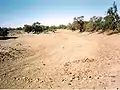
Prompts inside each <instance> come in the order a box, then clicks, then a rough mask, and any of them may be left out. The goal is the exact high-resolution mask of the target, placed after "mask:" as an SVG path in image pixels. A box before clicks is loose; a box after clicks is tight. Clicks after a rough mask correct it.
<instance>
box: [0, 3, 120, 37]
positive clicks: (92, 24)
mask: <svg viewBox="0 0 120 90" xmlns="http://www.w3.org/2000/svg"><path fill="white" fill-rule="evenodd" d="M56 29H69V30H73V31H75V30H79V31H80V32H85V31H86V32H97V31H99V30H100V31H102V32H105V31H110V30H112V31H115V30H116V31H118V32H120V16H119V14H118V9H117V4H116V3H115V2H113V6H112V7H110V8H108V10H107V12H106V15H105V16H104V17H101V16H93V17H92V18H90V20H89V21H85V20H84V16H80V17H74V19H73V22H72V23H69V24H68V25H59V26H44V25H41V23H39V22H35V23H33V24H32V25H27V24H26V25H24V27H23V28H22V27H19V28H0V36H7V34H8V32H7V31H9V30H24V31H25V32H28V33H30V32H33V33H35V34H39V33H41V32H48V31H53V32H55V30H56Z"/></svg>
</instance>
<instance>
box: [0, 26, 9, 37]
mask: <svg viewBox="0 0 120 90" xmlns="http://www.w3.org/2000/svg"><path fill="white" fill-rule="evenodd" d="M7 35H8V29H7V28H1V27H0V36H3V37H5V36H7Z"/></svg>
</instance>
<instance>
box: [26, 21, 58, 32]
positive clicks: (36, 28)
mask: <svg viewBox="0 0 120 90" xmlns="http://www.w3.org/2000/svg"><path fill="white" fill-rule="evenodd" d="M55 29H57V27H56V26H51V27H49V26H44V25H41V24H40V23H39V22H35V23H33V24H32V25H24V30H25V32H28V33H30V32H33V33H34V34H39V33H42V32H48V31H55Z"/></svg>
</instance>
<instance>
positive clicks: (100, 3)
mask: <svg viewBox="0 0 120 90" xmlns="http://www.w3.org/2000/svg"><path fill="white" fill-rule="evenodd" d="M113 1H116V3H117V5H118V6H120V0H0V26H1V27H21V26H24V24H32V23H33V22H37V21H38V22H41V24H43V25H50V26H51V25H59V24H65V25H67V24H68V23H69V22H72V21H73V18H74V17H77V16H84V17H85V18H84V19H85V20H89V18H90V17H92V16H104V15H105V12H106V11H107V9H108V8H109V7H110V6H112V3H113ZM118 10H119V8H118Z"/></svg>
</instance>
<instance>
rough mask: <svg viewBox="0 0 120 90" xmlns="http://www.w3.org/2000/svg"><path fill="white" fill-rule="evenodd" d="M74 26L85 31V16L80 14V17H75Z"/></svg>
mask: <svg viewBox="0 0 120 90" xmlns="http://www.w3.org/2000/svg"><path fill="white" fill-rule="evenodd" d="M73 20H74V22H73V24H74V26H75V27H76V28H77V29H79V30H80V32H83V31H84V21H83V20H84V16H80V17H74V19H73Z"/></svg>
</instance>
